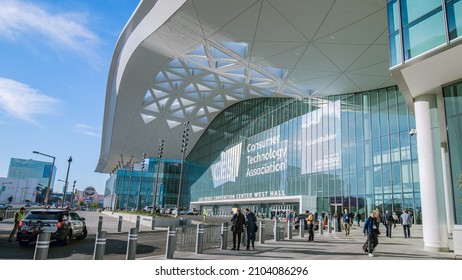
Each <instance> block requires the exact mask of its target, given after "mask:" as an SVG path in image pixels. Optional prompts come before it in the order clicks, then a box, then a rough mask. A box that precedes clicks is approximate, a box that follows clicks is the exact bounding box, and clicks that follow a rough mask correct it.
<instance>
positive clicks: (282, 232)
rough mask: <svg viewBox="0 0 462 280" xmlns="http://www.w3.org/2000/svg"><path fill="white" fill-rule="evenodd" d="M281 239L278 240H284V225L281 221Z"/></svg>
mask: <svg viewBox="0 0 462 280" xmlns="http://www.w3.org/2000/svg"><path fill="white" fill-rule="evenodd" d="M278 229H279V239H278V241H281V240H284V226H283V225H282V224H281V223H279V228H278Z"/></svg>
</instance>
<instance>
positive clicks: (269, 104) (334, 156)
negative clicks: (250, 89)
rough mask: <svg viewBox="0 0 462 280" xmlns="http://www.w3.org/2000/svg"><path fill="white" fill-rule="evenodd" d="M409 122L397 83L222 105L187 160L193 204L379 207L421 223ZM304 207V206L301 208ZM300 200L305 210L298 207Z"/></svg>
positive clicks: (265, 210) (217, 209) (218, 209)
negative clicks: (316, 96) (331, 93)
mask: <svg viewBox="0 0 462 280" xmlns="http://www.w3.org/2000/svg"><path fill="white" fill-rule="evenodd" d="M411 128H415V120H414V117H413V115H412V113H411V112H410V111H409V108H408V107H407V105H406V102H405V100H404V98H403V96H402V94H401V93H400V92H399V91H398V89H397V88H396V87H390V88H384V89H379V90H374V91H368V92H362V93H356V94H349V95H337V96H330V97H326V98H323V99H303V100H300V99H292V98H261V99H251V100H246V101H243V102H240V103H238V104H236V105H234V106H232V107H230V108H227V109H226V110H224V111H223V112H222V113H221V114H220V115H219V116H218V117H216V118H215V120H214V121H213V122H212V123H211V124H210V126H209V127H208V128H207V130H206V131H205V132H204V134H203V135H202V137H201V139H200V140H199V141H198V143H197V144H196V145H195V147H194V148H193V150H192V151H191V153H190V154H189V156H188V157H187V160H188V162H194V163H195V166H194V167H192V166H191V165H189V166H186V169H185V177H190V175H191V174H194V175H195V176H197V179H192V180H190V199H191V203H192V204H194V203H197V204H200V205H201V206H202V207H206V208H207V209H212V210H213V212H214V213H215V214H223V213H229V211H230V210H231V209H232V208H233V207H251V208H252V209H254V210H255V212H256V213H261V214H263V215H268V216H269V215H271V214H273V213H272V212H274V211H278V209H280V210H282V211H287V210H294V211H296V212H300V211H305V210H306V209H310V210H315V211H318V212H321V211H329V212H331V213H332V212H333V211H342V210H343V208H349V209H350V210H351V211H353V212H355V213H356V212H360V213H361V214H362V215H363V217H365V216H364V214H365V213H368V211H370V210H372V209H375V207H376V206H378V207H381V208H382V209H383V210H391V211H402V210H403V209H409V210H412V211H413V212H414V213H415V214H416V215H415V216H416V218H417V219H416V221H417V222H420V213H421V206H420V185H419V176H418V163H417V148H416V147H417V146H416V139H415V138H414V137H412V136H410V135H409V130H410V129H411ZM300 205H302V207H303V208H304V209H299V208H300V207H301V206H300ZM305 208H306V209H305Z"/></svg>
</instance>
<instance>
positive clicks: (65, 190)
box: [61, 156, 72, 208]
mask: <svg viewBox="0 0 462 280" xmlns="http://www.w3.org/2000/svg"><path fill="white" fill-rule="evenodd" d="M67 162H68V164H67V173H66V183H64V193H63V200H62V202H61V203H62V204H61V208H64V203H65V202H66V192H67V179H69V169H70V168H71V162H72V157H71V156H70V157H69V159H68V160H67Z"/></svg>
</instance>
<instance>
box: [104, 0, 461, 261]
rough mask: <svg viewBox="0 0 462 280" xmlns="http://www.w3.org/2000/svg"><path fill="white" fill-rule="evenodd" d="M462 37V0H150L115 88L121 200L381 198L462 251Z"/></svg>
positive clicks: (108, 116)
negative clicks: (410, 215) (406, 212)
mask: <svg viewBox="0 0 462 280" xmlns="http://www.w3.org/2000/svg"><path fill="white" fill-rule="evenodd" d="M461 35H462V0H427V1H413V0H342V1H335V0H323V1H318V0H316V1H315V0H310V1H306V0H291V1H280V0H233V1H226V0H157V1H155V0H144V1H140V4H139V5H138V7H137V9H136V10H135V11H134V13H133V15H132V17H131V18H130V20H129V21H128V23H127V24H126V26H125V28H124V30H123V31H122V33H121V35H120V37H119V40H118V42H117V44H116V46H115V51H114V55H113V58H112V62H111V68H110V73H109V78H108V83H107V91H106V103H105V112H104V125H103V137H102V142H101V152H100V159H99V162H98V164H97V167H96V171H97V172H101V173H109V174H111V178H110V179H109V180H108V182H107V186H106V190H107V199H106V206H107V207H111V208H118V209H136V210H141V208H144V207H146V206H153V207H154V208H158V209H160V208H169V207H170V208H178V209H180V210H181V209H184V210H192V209H196V210H197V211H200V213H204V212H206V213H207V215H221V216H226V215H229V213H230V212H231V211H232V210H234V209H236V208H246V207H248V208H251V209H252V210H253V211H254V212H255V213H257V214H258V215H259V217H260V218H278V217H282V218H283V217H287V216H288V215H289V214H290V213H302V212H305V211H306V210H310V211H312V212H317V213H322V212H329V213H331V214H332V213H335V212H337V211H338V212H342V211H343V210H344V209H345V208H347V209H349V210H350V211H351V212H354V213H360V214H361V216H362V219H363V220H364V218H366V217H367V216H368V215H369V212H370V211H371V210H374V209H376V207H378V208H379V209H380V210H381V211H382V212H385V211H387V210H388V211H391V212H397V213H398V214H400V213H402V212H403V211H408V212H410V213H411V214H412V217H413V222H414V223H418V224H422V225H423V237H424V238H423V239H424V244H425V249H426V250H431V251H448V250H449V243H450V241H451V242H453V244H454V249H455V250H456V251H457V250H462V171H461V164H462V150H461V149H462V146H461V145H460V139H461V138H462V66H461V63H460V61H462V38H461V37H462V36H461ZM459 91H460V92H459ZM451 239H452V240H451ZM459 252H460V251H459Z"/></svg>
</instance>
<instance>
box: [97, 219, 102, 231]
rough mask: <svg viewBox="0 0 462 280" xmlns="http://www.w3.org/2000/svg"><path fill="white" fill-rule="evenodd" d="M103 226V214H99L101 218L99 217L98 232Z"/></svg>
mask: <svg viewBox="0 0 462 280" xmlns="http://www.w3.org/2000/svg"><path fill="white" fill-rule="evenodd" d="M102 228H103V216H99V218H98V231H97V233H98V232H100V231H101V229H102Z"/></svg>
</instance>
